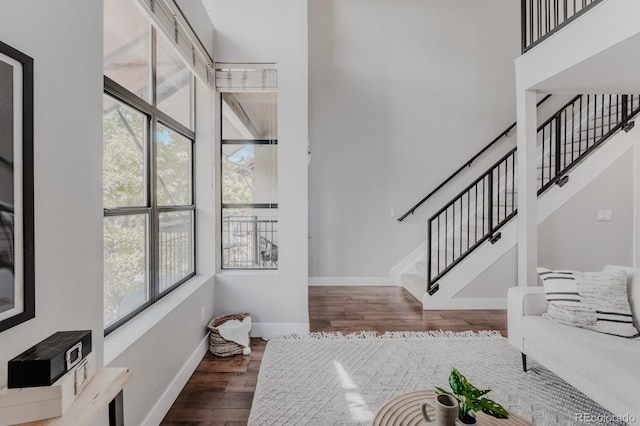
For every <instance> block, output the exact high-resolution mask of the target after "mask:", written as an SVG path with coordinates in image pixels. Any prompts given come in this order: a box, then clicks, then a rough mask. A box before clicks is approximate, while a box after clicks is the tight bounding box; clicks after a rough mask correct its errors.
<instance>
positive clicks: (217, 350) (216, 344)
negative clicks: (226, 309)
mask: <svg viewBox="0 0 640 426" xmlns="http://www.w3.org/2000/svg"><path fill="white" fill-rule="evenodd" d="M248 316H250V314H249V313H248V312H243V313H240V314H227V315H223V316H221V317H218V318H214V319H212V320H211V322H210V323H209V326H208V328H209V331H210V333H209V352H211V353H212V354H214V355H216V356H223V357H224V356H232V355H238V354H241V353H242V349H244V347H243V346H242V345H239V344H237V343H236V342H230V341H228V340H225V339H224V338H223V337H222V336H220V332H218V326H219V325H222V324H224V323H225V322H227V321H231V320H238V321H242V320H243V319H245V318H246V317H248Z"/></svg>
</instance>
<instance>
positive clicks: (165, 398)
mask: <svg viewBox="0 0 640 426" xmlns="http://www.w3.org/2000/svg"><path fill="white" fill-rule="evenodd" d="M208 347H209V336H208V335H207V337H205V338H204V340H203V341H202V342H200V343H199V344H198V347H197V348H196V350H195V351H193V353H192V354H191V356H190V357H189V359H188V360H187V362H186V363H185V364H184V365H183V366H182V368H181V369H180V371H179V372H178V374H177V375H176V377H174V378H173V380H172V381H171V384H170V385H169V387H167V389H166V390H165V391H164V393H163V394H162V396H161V397H160V399H159V400H158V402H156V404H155V405H154V406H153V408H152V409H151V411H150V412H149V414H148V415H147V417H146V418H145V419H144V421H143V422H142V424H143V426H147V425H148V426H156V425H159V424H160V423H161V422H162V419H164V416H166V415H167V413H168V412H169V409H170V408H171V406H172V405H173V403H174V402H175V400H176V399H177V398H178V395H180V391H182V388H184V386H185V385H186V384H187V382H188V381H189V378H190V377H191V375H192V374H193V372H194V371H195V370H196V368H197V367H198V364H200V361H201V360H202V358H203V357H204V355H205V354H206V353H207V349H208Z"/></svg>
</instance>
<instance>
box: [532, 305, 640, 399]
mask: <svg viewBox="0 0 640 426" xmlns="http://www.w3.org/2000/svg"><path fill="white" fill-rule="evenodd" d="M522 325H523V335H524V339H525V348H524V350H525V353H529V350H530V349H534V348H535V349H534V351H535V354H536V355H535V356H533V357H534V359H535V360H536V361H539V362H541V363H542V364H543V365H545V362H546V361H548V360H547V359H543V358H544V357H545V356H546V357H550V359H553V360H554V361H556V363H560V364H562V366H563V367H562V368H561V370H562V371H554V372H555V373H556V374H558V375H559V376H561V377H562V378H564V379H565V380H567V381H569V382H574V383H575V382H583V381H584V380H585V379H587V380H589V382H590V383H591V384H592V385H593V386H599V387H601V388H602V387H604V388H606V389H607V391H608V392H611V393H615V395H614V397H616V398H621V399H622V400H623V401H626V402H627V403H628V404H630V405H631V406H637V404H636V403H640V397H639V396H638V395H640V375H639V374H638V371H639V370H638V360H640V341H638V340H632V339H621V338H619V337H615V336H609V335H606V334H602V333H596V332H594V331H591V330H586V329H582V328H576V327H569V326H566V325H562V324H558V323H555V322H553V321H551V320H550V319H547V318H543V317H539V316H527V317H524V318H523V322H522ZM556 365H557V364H556ZM578 376H579V377H578ZM576 378H577V380H572V379H576ZM581 390H582V391H583V392H585V393H586V394H588V395H589V394H592V392H590V390H589V389H582V388H581Z"/></svg>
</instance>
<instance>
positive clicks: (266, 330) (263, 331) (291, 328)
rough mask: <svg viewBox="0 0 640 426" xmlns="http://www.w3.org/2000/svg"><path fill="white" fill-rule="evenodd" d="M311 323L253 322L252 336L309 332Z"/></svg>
mask: <svg viewBox="0 0 640 426" xmlns="http://www.w3.org/2000/svg"><path fill="white" fill-rule="evenodd" d="M307 333H309V323H308V322H300V323H287V322H254V323H253V324H251V333H250V335H251V337H268V336H279V335H281V334H307Z"/></svg>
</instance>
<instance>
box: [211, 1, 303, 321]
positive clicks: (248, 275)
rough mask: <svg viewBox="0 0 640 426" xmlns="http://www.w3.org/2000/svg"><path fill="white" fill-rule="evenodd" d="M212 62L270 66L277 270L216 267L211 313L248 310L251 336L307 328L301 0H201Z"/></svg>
mask: <svg viewBox="0 0 640 426" xmlns="http://www.w3.org/2000/svg"><path fill="white" fill-rule="evenodd" d="M205 6H207V7H208V9H209V12H210V14H211V17H212V19H213V23H214V27H215V39H214V40H215V44H214V47H215V50H214V54H215V57H214V59H215V61H216V62H225V63H226V62H232V63H233V62H236V63H251V62H257V63H275V64H277V68H278V207H279V208H278V221H279V223H278V234H279V235H278V241H279V247H278V251H279V253H278V254H279V259H278V266H279V268H278V271H275V272H274V271H266V272H259V271H256V272H250V271H249V272H237V271H222V272H221V273H220V274H218V275H217V276H216V313H220V314H222V313H227V312H232V311H235V312H238V311H249V312H251V314H252V315H253V321H254V327H253V331H252V332H253V333H254V334H270V333H274V332H300V331H306V330H307V329H308V323H309V317H308V309H307V306H308V301H307V298H308V295H307V277H308V261H307V259H308V250H307V244H308V240H307V235H308V231H307V227H308V223H307V193H308V189H307V185H308V178H307V149H308V126H307V121H308V117H307V110H308V94H307V91H308V87H307V74H308V64H307V61H308V58H307V51H308V47H307V2H306V1H301V0H272V1H269V2H265V1H261V0H209V1H208V2H207V1H205Z"/></svg>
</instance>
